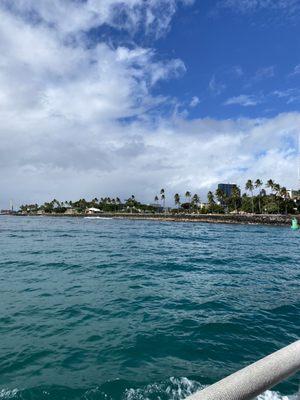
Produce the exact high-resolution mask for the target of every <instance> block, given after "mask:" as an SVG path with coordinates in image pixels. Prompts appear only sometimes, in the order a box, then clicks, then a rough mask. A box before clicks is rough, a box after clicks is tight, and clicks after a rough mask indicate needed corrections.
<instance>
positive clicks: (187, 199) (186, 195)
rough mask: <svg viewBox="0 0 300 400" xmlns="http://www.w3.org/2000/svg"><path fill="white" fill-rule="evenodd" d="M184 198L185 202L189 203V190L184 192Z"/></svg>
mask: <svg viewBox="0 0 300 400" xmlns="http://www.w3.org/2000/svg"><path fill="white" fill-rule="evenodd" d="M185 198H186V201H187V203H189V202H190V199H191V192H189V191H187V192H185Z"/></svg>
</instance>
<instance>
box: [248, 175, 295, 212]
mask: <svg viewBox="0 0 300 400" xmlns="http://www.w3.org/2000/svg"><path fill="white" fill-rule="evenodd" d="M262 186H263V182H262V181H261V180H260V179H256V181H252V180H251V179H248V180H247V182H246V185H245V190H246V191H248V192H250V194H251V203H252V212H254V198H253V193H254V190H255V189H258V208H259V212H260V213H261V212H262V209H261V197H262V196H266V191H265V189H261V188H262ZM265 187H266V188H267V189H270V191H271V196H273V197H274V198H275V199H277V204H278V213H279V208H280V199H283V200H284V202H285V206H287V204H286V200H288V199H289V195H288V191H287V189H286V187H285V186H280V184H279V183H276V182H274V181H273V179H269V180H268V181H267V182H266V185H265Z"/></svg>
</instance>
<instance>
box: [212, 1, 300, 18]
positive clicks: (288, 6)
mask: <svg viewBox="0 0 300 400" xmlns="http://www.w3.org/2000/svg"><path fill="white" fill-rule="evenodd" d="M219 6H220V7H222V8H230V9H232V10H234V11H235V12H242V13H249V12H255V11H259V10H275V11H280V12H281V17H283V16H295V14H297V13H298V12H299V10H300V5H299V1H298V0H221V1H220V2H219Z"/></svg>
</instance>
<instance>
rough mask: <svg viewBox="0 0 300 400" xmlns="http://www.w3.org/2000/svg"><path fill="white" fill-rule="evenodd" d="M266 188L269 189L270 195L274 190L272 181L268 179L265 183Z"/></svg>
mask: <svg viewBox="0 0 300 400" xmlns="http://www.w3.org/2000/svg"><path fill="white" fill-rule="evenodd" d="M266 188H269V189H271V194H272V192H273V190H274V181H273V180H272V179H269V180H268V181H267V183H266Z"/></svg>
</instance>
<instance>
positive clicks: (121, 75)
mask: <svg viewBox="0 0 300 400" xmlns="http://www.w3.org/2000/svg"><path fill="white" fill-rule="evenodd" d="M193 3H194V2H193V1H191V0H180V1H179V0H178V1H177V0H168V1H165V0H150V1H148V2H147V3H145V2H144V1H143V0H128V1H126V2H125V1H117V0H109V1H108V0H107V1H105V2H103V1H100V0H87V1H72V0H67V1H60V0H54V1H50V0H49V1H48V0H46V1H44V2H36V1H33V0H18V1H17V0H10V1H8V0H3V1H2V2H1V4H0V19H1V25H0V52H1V59H0V141H1V146H0V163H1V169H0V182H1V198H0V205H1V207H2V208H4V207H7V204H8V201H9V199H11V198H12V199H14V201H15V203H16V204H20V203H30V202H43V201H46V200H49V199H52V198H54V197H55V198H59V199H61V200H70V199H76V198H80V197H85V198H91V197H95V196H97V197H101V196H106V195H110V196H120V197H121V198H126V197H128V196H129V195H131V194H133V193H134V194H135V195H136V196H137V197H138V198H139V199H141V200H143V201H148V202H151V201H153V198H154V196H155V194H157V193H158V191H159V190H160V188H161V187H164V188H165V189H166V192H167V194H168V193H169V202H170V203H171V202H172V201H171V199H170V197H171V196H173V194H174V193H175V192H183V191H185V190H190V191H192V192H197V193H200V195H201V196H202V199H203V200H205V198H203V196H204V193H205V192H206V191H207V190H209V189H214V188H215V187H216V185H217V183H218V182H220V181H225V182H229V181H231V182H237V183H238V184H239V185H241V187H242V188H243V186H244V182H245V181H246V180H247V179H249V178H253V179H254V178H261V179H263V180H265V181H266V180H267V179H269V178H273V179H274V180H276V181H279V182H280V183H281V184H283V185H286V186H288V187H291V186H295V183H296V182H297V135H298V131H299V126H300V113H299V112H297V111H290V112H287V111H285V112H281V113H276V115H272V116H259V117H251V116H245V115H241V114H239V113H237V114H236V116H235V117H230V118H216V117H214V116H210V117H208V116H191V114H190V112H191V110H192V111H193V112H196V111H197V109H201V106H202V102H203V100H202V97H201V93H200V94H199V93H192V92H191V93H190V95H189V100H188V101H187V102H186V104H185V103H184V101H183V100H182V99H179V98H178V97H177V96H174V95H173V94H172V93H169V92H167V91H166V90H164V89H163V87H164V84H166V83H167V82H170V81H172V80H174V81H178V80H181V79H182V77H184V76H185V75H187V74H189V66H188V65H187V63H186V61H185V60H184V59H182V58H181V57H177V56H172V55H169V54H167V55H166V54H164V53H163V52H160V51H159V49H157V48H156V47H155V45H154V44H155V42H156V41H157V40H159V41H162V40H164V38H165V37H167V36H168V34H169V32H170V30H171V29H172V19H174V18H175V16H176V12H177V13H178V10H181V9H182V8H189V7H191V6H192V5H193ZM228 3H230V2H229V1H228ZM120 33H121V38H120ZM125 37H126V40H125V39H124V38H125ZM143 38H145V40H143ZM146 38H151V40H150V39H149V40H150V42H151V43H152V44H151V46H150V45H146V44H145V43H146V42H147V43H149V40H148V41H147V40H146ZM272 71H273V70H272ZM212 76H213V79H212V78H210V79H209V80H208V81H207V85H208V86H209V85H210V86H211V88H210V90H211V91H214V96H218V95H220V94H221V92H222V91H223V90H225V87H226V86H227V85H225V84H224V85H222V91H220V90H216V85H217V80H216V78H215V76H214V74H212ZM219 85H221V84H219ZM282 93H283V92H282ZM261 97H262V96H261V95H260V96H258V97H254V96H253V95H252V94H244V93H241V94H232V96H229V97H228V100H227V101H226V100H225V101H223V102H221V104H220V107H224V108H225V109H226V108H229V107H232V106H237V105H238V106H246V108H253V107H254V106H256V105H257V104H259V103H260V101H258V100H256V99H257V98H261Z"/></svg>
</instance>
